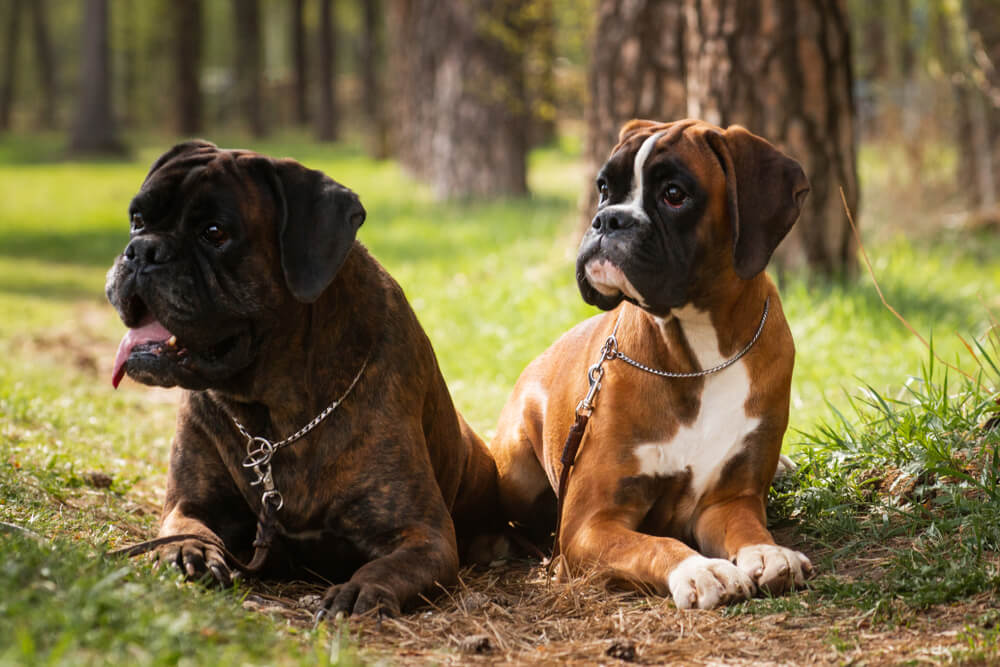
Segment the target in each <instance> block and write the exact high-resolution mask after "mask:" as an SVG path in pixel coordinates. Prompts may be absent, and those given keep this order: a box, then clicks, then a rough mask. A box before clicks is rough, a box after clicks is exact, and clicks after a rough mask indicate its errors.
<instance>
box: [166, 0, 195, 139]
mask: <svg viewBox="0 0 1000 667" xmlns="http://www.w3.org/2000/svg"><path fill="white" fill-rule="evenodd" d="M171 8H172V10H173V19H174V39H173V43H174V66H175V67H176V82H175V86H176V90H175V99H176V101H177V129H178V131H179V132H180V133H181V134H184V135H189V136H190V135H194V134H198V133H199V132H201V109H202V98H201V85H200V80H199V79H200V74H201V39H202V7H201V0H174V1H173V3H172V4H171Z"/></svg>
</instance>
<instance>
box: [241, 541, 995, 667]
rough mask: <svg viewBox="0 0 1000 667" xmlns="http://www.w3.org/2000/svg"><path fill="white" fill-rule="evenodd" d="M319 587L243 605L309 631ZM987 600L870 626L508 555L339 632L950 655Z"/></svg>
mask: <svg viewBox="0 0 1000 667" xmlns="http://www.w3.org/2000/svg"><path fill="white" fill-rule="evenodd" d="M320 592H321V591H320V589H318V588H317V587H315V586H308V585H305V584H294V585H293V584H289V585H284V586H274V585H271V586H263V585H258V586H257V587H256V590H255V593H254V594H253V595H251V596H249V597H248V598H247V604H245V606H247V607H248V608H251V609H256V610H260V611H263V612H265V613H269V614H271V615H273V616H276V617H277V618H280V619H283V620H286V621H287V622H289V623H291V624H293V625H295V626H301V627H308V626H311V624H312V618H313V612H314V610H315V606H316V605H317V604H318V601H319V593H320ZM794 607H795V605H790V608H794ZM991 608H992V605H991V602H990V600H989V599H988V598H987V597H986V596H983V597H982V598H980V599H976V600H970V601H967V602H965V603H963V604H956V605H948V606H944V607H941V608H934V609H931V610H928V611H926V612H923V613H920V614H913V615H912V616H911V617H909V618H908V619H907V622H906V624H905V627H903V626H897V627H893V628H885V627H872V625H871V624H870V619H869V616H870V614H868V613H865V612H859V611H858V610H857V609H848V608H845V609H840V608H831V607H830V606H829V605H826V604H816V605H814V606H812V607H810V606H809V604H808V603H806V602H804V601H802V602H800V604H799V606H798V608H797V609H795V610H794V611H782V612H778V613H772V614H766V615H749V614H747V615H734V616H727V615H726V614H725V612H724V610H715V611H679V610H677V609H676V608H675V607H674V606H673V604H672V603H671V602H670V601H668V600H665V599H663V598H659V597H650V596H645V595H642V594H639V593H632V592H620V591H611V590H608V589H606V588H605V587H604V586H603V585H602V584H601V582H600V580H599V579H598V578H596V577H590V578H584V579H577V580H575V581H573V582H569V583H557V582H554V581H552V580H551V579H550V577H549V575H548V572H547V571H546V569H545V568H543V567H542V566H541V565H539V564H537V563H529V562H525V561H514V562H508V563H504V564H501V565H499V566H495V567H492V568H490V569H488V570H482V569H479V570H476V569H466V570H464V571H463V573H462V578H461V582H460V584H459V585H458V586H457V587H456V588H455V589H451V590H448V591H445V592H443V593H442V594H441V595H439V596H438V597H437V598H436V599H434V600H432V601H429V602H427V604H426V605H424V606H423V607H421V608H419V609H417V610H415V611H413V612H411V613H410V614H406V615H403V616H401V617H399V618H384V619H378V618H374V617H363V618H351V619H349V620H348V621H346V628H347V632H348V635H349V637H350V640H351V641H352V642H354V643H356V644H357V645H358V646H359V647H360V649H361V651H362V652H363V656H364V657H367V658H371V659H378V658H386V659H388V660H389V661H390V662H391V663H392V664H402V665H410V664H412V665H423V664H428V663H437V664H442V665H465V664H494V663H509V664H579V665H584V664H624V663H626V662H628V663H635V664H684V665H722V664H725V665H761V664H764V665H772V664H773V665H801V664H820V665H825V664H848V663H849V664H872V665H875V664H895V663H899V662H907V661H915V662H926V661H931V662H939V661H942V660H948V659H949V657H950V656H951V655H952V654H953V652H955V651H958V650H960V649H963V648H967V647H968V641H967V640H966V638H965V637H964V636H963V635H962V633H963V630H964V629H965V627H966V626H968V625H969V624H970V623H972V622H973V619H975V618H977V617H983V616H984V615H985V614H987V613H988V611H989V610H990V609H991ZM330 622H336V621H330Z"/></svg>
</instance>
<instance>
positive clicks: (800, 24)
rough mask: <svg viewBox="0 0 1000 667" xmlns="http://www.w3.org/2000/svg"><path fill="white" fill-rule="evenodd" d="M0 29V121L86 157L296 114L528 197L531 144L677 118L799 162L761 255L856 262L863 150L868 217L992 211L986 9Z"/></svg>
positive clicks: (799, 9)
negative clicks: (804, 185) (771, 247)
mask: <svg viewBox="0 0 1000 667" xmlns="http://www.w3.org/2000/svg"><path fill="white" fill-rule="evenodd" d="M0 34H2V36H3V37H2V40H3V41H2V43H0V68H2V69H0V131H5V132H13V133H18V132H39V131H48V132H58V133H61V134H62V135H63V136H65V138H66V143H65V146H66V148H67V150H68V152H69V153H72V154H77V155H82V156H99V155H102V154H116V153H119V154H120V153H122V152H124V151H127V150H128V147H129V145H130V143H132V140H131V139H130V137H134V136H136V134H137V133H142V134H143V135H144V136H148V135H149V134H150V133H159V134H162V135H165V136H166V137H169V138H170V139H171V140H172V139H175V138H181V137H188V136H195V135H199V136H205V137H207V138H211V137H212V136H213V134H214V133H216V132H218V131H221V130H224V131H226V132H229V133H230V134H231V133H232V130H233V129H234V128H240V129H241V130H242V131H244V132H246V133H247V134H249V135H250V136H252V137H262V136H265V135H268V134H272V135H273V134H274V133H280V132H282V131H286V130H288V129H290V128H298V129H299V130H300V131H302V130H303V129H307V130H308V131H309V132H310V133H312V135H313V136H314V137H315V140H316V141H317V142H327V141H338V140H341V141H344V140H346V141H349V142H356V143H358V144H359V145H363V146H365V147H366V150H367V151H368V152H369V153H370V154H371V155H373V156H375V157H377V158H387V157H393V158H396V159H398V160H399V161H400V162H401V163H402V164H403V165H404V167H405V168H406V169H407V170H408V171H409V172H410V173H411V174H413V175H415V176H416V177H418V178H419V179H421V180H423V181H425V182H427V183H429V184H430V185H431V187H432V189H433V192H434V193H435V196H437V197H438V198H440V199H470V198H480V199H481V198H492V197H498V196H520V195H525V194H527V189H528V186H527V180H526V161H527V156H528V152H529V151H530V150H531V149H532V148H533V147H535V146H539V145H542V144H546V143H552V142H555V141H560V140H561V141H565V142H569V143H570V144H574V142H575V144H574V145H576V146H578V147H580V148H579V150H581V151H582V154H583V157H584V159H585V161H586V163H587V169H586V172H587V174H588V176H587V180H588V181H589V180H590V175H591V174H593V173H595V170H596V165H598V164H599V163H600V162H602V161H603V159H604V158H605V157H606V155H607V153H608V150H609V148H610V147H611V146H612V145H613V144H614V141H615V137H616V134H617V129H618V127H619V126H620V124H621V123H622V122H624V121H625V120H628V119H629V118H633V117H646V118H654V119H660V120H670V119H678V118H683V117H687V116H692V117H700V118H704V119H706V120H709V121H711V122H714V123H717V124H720V125H727V124H730V123H740V124H743V125H745V126H747V127H748V128H749V129H750V130H752V131H754V132H756V133H758V134H761V135H763V136H765V137H766V138H768V139H770V140H771V141H773V142H774V143H777V144H779V145H780V146H781V147H783V148H784V149H785V150H786V151H787V152H789V153H790V154H792V155H793V156H794V157H796V158H797V159H799V160H800V161H801V162H802V163H803V165H804V166H805V167H806V171H807V173H808V175H809V177H810V180H811V182H812V187H813V189H812V194H811V196H810V198H809V200H808V207H807V210H806V211H805V212H804V213H803V216H802V219H801V222H800V223H799V224H798V225H797V226H796V228H795V229H794V230H793V233H792V235H791V237H790V238H789V240H788V241H786V242H785V243H784V244H783V246H782V248H781V249H780V250H779V254H778V257H777V261H778V266H779V268H801V267H803V266H807V267H808V268H809V270H810V272H815V273H817V274H822V275H828V276H837V275H845V274H847V275H850V274H851V273H853V272H854V271H855V270H856V269H855V261H854V258H855V247H854V243H853V240H852V235H851V233H850V229H849V227H848V224H847V219H846V215H845V212H844V206H843V203H842V201H841V197H840V192H839V191H840V189H841V188H842V189H843V190H844V193H845V197H846V201H847V204H848V205H849V206H850V208H851V209H852V210H853V211H854V212H855V213H856V214H857V215H858V218H859V219H860V220H865V218H866V216H865V213H866V212H867V211H868V210H869V208H870V207H869V206H868V205H867V204H868V202H866V201H865V200H864V193H863V192H862V191H861V188H860V187H859V177H858V153H859V147H868V148H870V149H871V150H872V151H873V156H874V157H873V161H872V164H873V165H874V168H875V169H880V168H881V169H882V172H883V176H884V177H885V178H886V179H888V181H889V185H891V188H890V189H891V194H890V195H889V197H890V198H889V200H882V201H880V202H873V203H872V207H871V208H873V209H874V210H875V211H878V210H880V208H879V207H880V206H882V207H886V210H893V211H894V212H895V214H896V216H897V217H898V216H899V214H900V212H901V210H902V212H903V217H906V218H910V219H911V222H912V224H914V225H919V224H920V222H921V220H922V213H923V212H925V211H926V209H927V207H934V208H935V209H936V210H939V209H940V207H941V206H946V207H949V210H950V211H951V212H952V213H953V214H959V215H964V216H965V217H964V218H963V219H969V218H970V215H971V218H973V219H975V220H981V221H985V222H995V220H996V218H997V213H996V205H997V197H998V188H1000V183H998V181H1000V71H998V69H997V64H998V63H1000V4H998V2H997V0H886V1H884V2H878V3H871V2H867V1H865V0H849V1H847V0H797V1H796V2H783V1H779V0H757V1H755V2H730V1H728V0H573V1H570V0H5V1H4V2H3V3H2V5H0ZM560 137H561V139H560ZM580 187H581V192H583V193H585V194H584V196H583V197H582V200H581V206H580V208H581V219H585V217H586V216H587V215H588V213H589V211H591V210H592V204H593V200H592V199H590V197H592V196H593V195H592V194H591V193H592V190H593V188H592V186H591V185H590V184H589V182H588V183H581V184H580ZM881 195H882V193H880V196H881ZM901 207H902V209H901ZM876 217H877V216H876ZM953 218H954V216H953ZM937 219H940V217H939V218H937Z"/></svg>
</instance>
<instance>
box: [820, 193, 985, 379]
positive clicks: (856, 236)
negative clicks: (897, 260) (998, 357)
mask: <svg viewBox="0 0 1000 667" xmlns="http://www.w3.org/2000/svg"><path fill="white" fill-rule="evenodd" d="M840 200H841V201H842V202H844V211H845V212H846V213H847V221H848V222H850V223H851V231H852V232H854V240H855V241H857V242H858V248H859V249H860V250H861V256H862V257H863V258H864V260H865V266H866V267H868V275H869V276H871V279H872V283H874V284H875V291H876V292H878V298H879V299H881V300H882V305H883V306H885V307H886V308H887V309H888V310H889V312H890V313H892V314H893V315H895V316H896V319H898V320H899V321H900V322H902V323H903V326H904V327H906V328H907V330H908V331H909V332H910V333H912V334H913V335H914V336H916V337H917V338H918V339H919V340H920V342H921V343H923V344H924V347H926V348H927V349H928V350H929V351H930V353H931V354H932V355H933V356H934V358H935V359H937V360H938V361H939V362H940V363H941V364H943V365H944V366H947V367H948V368H950V369H952V370H953V371H956V372H958V373H961V374H962V375H964V376H965V377H967V378H969V379H970V380H972V381H973V382H975V381H976V378H975V377H973V376H972V375H970V374H969V373H966V372H965V371H963V370H962V369H961V368H959V367H958V366H954V365H952V364H949V363H948V362H947V361H945V360H944V359H942V358H941V357H940V355H938V353H937V352H935V351H934V348H933V347H932V346H931V344H930V343H928V342H927V339H925V338H924V337H923V336H921V335H920V332H919V331H917V330H916V329H914V328H913V326H912V325H911V324H910V323H909V322H907V321H906V318H905V317H903V316H902V315H900V314H899V311H897V310H896V309H895V308H893V307H892V306H890V305H889V302H888V301H886V300H885V295H884V294H882V288H881V287H880V286H879V284H878V280H877V279H876V278H875V270H874V269H873V268H872V263H871V260H869V259H868V252H867V251H866V250H865V244H864V243H862V242H861V235H860V234H858V227H857V225H855V224H854V216H853V215H851V207H850V206H848V205H847V197H845V196H844V188H840Z"/></svg>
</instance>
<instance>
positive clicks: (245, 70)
mask: <svg viewBox="0 0 1000 667" xmlns="http://www.w3.org/2000/svg"><path fill="white" fill-rule="evenodd" d="M233 14H234V17H235V19H236V20H235V21H234V23H233V25H234V27H235V29H236V32H235V34H234V35H233V38H234V39H235V40H236V86H237V93H236V94H237V97H238V99H239V106H240V111H241V115H242V116H243V118H244V120H245V122H246V124H247V127H248V128H249V130H250V133H251V134H252V135H253V136H255V137H262V136H264V135H265V134H266V133H267V125H266V122H265V120H264V108H263V95H262V90H261V89H262V87H263V78H264V68H263V53H262V52H263V38H262V37H261V28H260V2H259V0H233Z"/></svg>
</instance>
